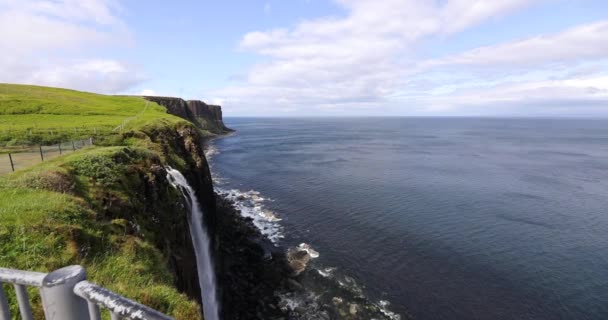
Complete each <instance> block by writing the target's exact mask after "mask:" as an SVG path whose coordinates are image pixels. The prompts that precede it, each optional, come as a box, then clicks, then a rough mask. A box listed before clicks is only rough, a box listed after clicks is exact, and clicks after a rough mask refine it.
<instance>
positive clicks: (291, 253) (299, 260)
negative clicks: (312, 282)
mask: <svg viewBox="0 0 608 320" xmlns="http://www.w3.org/2000/svg"><path fill="white" fill-rule="evenodd" d="M318 256H319V253H318V252H316V251H315V250H313V249H312V247H311V246H310V245H308V244H306V243H302V244H300V245H299V246H297V247H295V248H290V249H289V250H288V251H287V262H288V263H289V267H291V269H292V271H293V273H294V275H296V276H297V275H299V274H300V273H302V272H303V271H304V270H306V267H307V266H308V263H309V262H310V260H311V259H314V258H317V257H318Z"/></svg>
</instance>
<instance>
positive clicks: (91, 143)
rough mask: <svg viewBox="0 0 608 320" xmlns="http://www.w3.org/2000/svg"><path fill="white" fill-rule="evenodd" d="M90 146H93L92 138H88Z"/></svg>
mask: <svg viewBox="0 0 608 320" xmlns="http://www.w3.org/2000/svg"><path fill="white" fill-rule="evenodd" d="M89 142H90V145H93V137H90V138H89Z"/></svg>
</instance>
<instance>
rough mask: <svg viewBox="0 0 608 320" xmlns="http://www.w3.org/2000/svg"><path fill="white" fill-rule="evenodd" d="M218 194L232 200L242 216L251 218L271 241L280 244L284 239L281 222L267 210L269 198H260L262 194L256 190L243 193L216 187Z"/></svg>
mask: <svg viewBox="0 0 608 320" xmlns="http://www.w3.org/2000/svg"><path fill="white" fill-rule="evenodd" d="M215 189H216V192H218V193H219V194H221V195H222V196H224V197H225V198H226V199H228V200H231V201H232V202H233V203H234V206H235V208H236V209H237V210H239V211H240V213H241V216H243V217H247V218H251V219H252V222H253V225H255V226H256V227H257V228H258V229H259V230H260V232H261V233H262V234H263V235H265V236H266V237H268V239H270V241H272V242H273V243H275V244H278V242H279V240H280V239H282V238H283V227H282V226H281V225H280V224H279V223H278V222H279V221H281V219H280V218H279V217H277V215H276V214H275V213H274V212H272V211H270V210H268V209H266V208H265V205H264V203H265V202H268V201H271V200H270V199H268V198H265V197H262V196H260V193H259V192H258V191H255V190H249V191H241V190H238V189H223V188H222V187H219V186H216V188H215Z"/></svg>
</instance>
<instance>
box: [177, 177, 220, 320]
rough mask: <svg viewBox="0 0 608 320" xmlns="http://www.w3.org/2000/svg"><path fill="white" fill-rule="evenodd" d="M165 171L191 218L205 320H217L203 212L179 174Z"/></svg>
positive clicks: (213, 282)
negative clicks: (183, 201) (184, 202)
mask: <svg viewBox="0 0 608 320" xmlns="http://www.w3.org/2000/svg"><path fill="white" fill-rule="evenodd" d="M166 170H167V179H168V180H169V182H171V184H172V185H173V186H174V187H175V188H176V189H178V190H180V191H181V192H182V194H183V195H184V198H185V199H186V201H187V202H188V205H189V206H190V215H191V218H190V219H189V220H188V222H189V225H190V234H191V235H192V245H193V247H194V253H195V255H196V266H197V269H198V279H199V284H200V287H201V291H202V294H201V296H202V297H201V298H202V303H203V313H204V315H205V320H218V319H219V315H218V309H219V307H218V302H217V297H216V292H217V291H216V286H215V273H214V271H213V262H212V261H211V243H210V241H209V235H208V234H207V232H206V230H205V228H203V212H202V210H201V207H200V204H199V202H198V199H197V198H196V194H195V193H194V190H193V189H192V188H191V187H190V185H189V184H188V181H187V180H186V178H185V177H184V176H183V175H182V174H181V172H179V171H177V170H175V169H173V168H170V167H167V168H166Z"/></svg>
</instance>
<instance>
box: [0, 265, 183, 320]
mask: <svg viewBox="0 0 608 320" xmlns="http://www.w3.org/2000/svg"><path fill="white" fill-rule="evenodd" d="M3 283H10V284H12V285H13V286H14V288H15V295H16V298H17V303H18V304H19V313H20V314H21V319H24V320H31V319H33V316H32V308H31V306H30V302H29V297H28V294H27V290H26V286H31V287H37V288H39V290H40V297H41V300H42V309H43V311H44V316H45V319H47V320H100V319H101V313H100V309H99V308H100V307H101V308H103V309H106V310H108V311H109V312H110V317H111V319H112V320H118V319H134V320H135V319H140V320H144V319H149V320H173V318H171V317H169V316H166V315H164V314H162V313H160V312H158V311H156V310H154V309H151V308H148V307H146V306H144V305H142V304H139V303H137V302H135V301H132V300H129V299H127V298H125V297H123V296H120V295H118V294H116V293H114V292H112V291H110V290H108V289H105V288H102V287H100V286H98V285H95V284H93V283H90V282H88V281H86V272H85V270H84V268H82V267H81V266H69V267H65V268H62V269H59V270H56V271H53V272H51V273H48V274H45V273H40V272H30V271H22V270H13V269H5V268H0V320H10V319H11V315H10V310H9V306H8V302H7V299H6V295H5V293H4V289H3Z"/></svg>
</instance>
